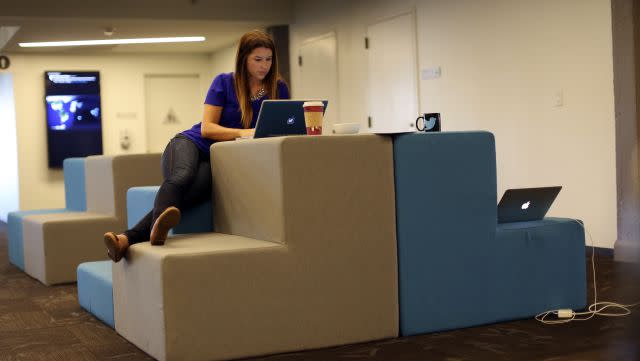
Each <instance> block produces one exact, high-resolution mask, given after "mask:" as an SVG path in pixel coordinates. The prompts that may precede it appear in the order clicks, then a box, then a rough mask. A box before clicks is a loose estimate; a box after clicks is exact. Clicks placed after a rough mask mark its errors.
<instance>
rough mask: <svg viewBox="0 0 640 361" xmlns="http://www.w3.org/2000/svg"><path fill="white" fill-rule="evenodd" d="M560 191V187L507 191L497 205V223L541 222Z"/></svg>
mask: <svg viewBox="0 0 640 361" xmlns="http://www.w3.org/2000/svg"><path fill="white" fill-rule="evenodd" d="M560 189H562V187H560V186H557V187H542V188H519V189H507V191H506V192H504V195H503V196H502V199H501V200H500V203H498V223H510V222H526V221H538V220H541V219H542V218H544V216H545V214H547V211H548V210H549V208H550V207H551V204H553V201H554V200H555V199H556V197H557V196H558V193H560Z"/></svg>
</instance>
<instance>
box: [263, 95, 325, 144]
mask: <svg viewBox="0 0 640 361" xmlns="http://www.w3.org/2000/svg"><path fill="white" fill-rule="evenodd" d="M308 101H313V100H291V99H289V100H284V99H278V100H265V101H263V102H262V105H261V106H260V112H259V113H258V120H257V121H256V131H255V133H254V135H253V138H267V137H279V136H283V135H306V134H307V127H306V126H305V123H304V109H303V108H302V104H304V102H308ZM316 101H322V103H324V111H325V112H326V111H327V106H328V105H329V101H328V100H316Z"/></svg>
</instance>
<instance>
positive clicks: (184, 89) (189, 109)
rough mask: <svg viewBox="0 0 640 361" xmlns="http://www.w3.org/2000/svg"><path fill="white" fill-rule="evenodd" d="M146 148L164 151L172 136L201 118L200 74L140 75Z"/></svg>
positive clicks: (155, 151) (151, 151) (150, 151)
mask: <svg viewBox="0 0 640 361" xmlns="http://www.w3.org/2000/svg"><path fill="white" fill-rule="evenodd" d="M144 89H145V113H146V123H147V151H148V152H149V153H157V152H162V151H164V148H165V147H166V145H167V143H168V142H169V140H170V139H171V138H173V136H174V135H176V134H177V133H180V132H181V131H183V130H185V129H188V128H191V126H193V125H194V124H195V123H198V122H199V121H201V120H202V98H203V95H202V94H201V90H200V76H199V75H197V74H193V75H191V74H187V75H155V74H147V75H145V77H144Z"/></svg>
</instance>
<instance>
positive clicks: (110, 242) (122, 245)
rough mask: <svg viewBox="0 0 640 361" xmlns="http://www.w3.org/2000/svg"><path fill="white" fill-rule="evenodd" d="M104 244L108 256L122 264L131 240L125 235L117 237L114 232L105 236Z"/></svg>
mask: <svg viewBox="0 0 640 361" xmlns="http://www.w3.org/2000/svg"><path fill="white" fill-rule="evenodd" d="M104 244H105V246H107V255H108V256H109V258H111V260H112V261H113V262H120V260H121V259H122V257H124V254H125V253H127V248H129V238H127V236H125V235H124V234H118V235H116V234H115V233H113V232H107V233H105V234H104Z"/></svg>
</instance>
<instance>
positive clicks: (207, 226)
mask: <svg viewBox="0 0 640 361" xmlns="http://www.w3.org/2000/svg"><path fill="white" fill-rule="evenodd" d="M158 189H160V187H159V186H150V187H133V188H130V189H129V190H128V191H127V223H128V226H129V228H132V227H133V226H135V224H136V223H138V221H139V220H140V219H142V217H144V216H145V215H146V214H147V213H148V212H149V211H150V210H151V209H152V208H153V201H154V200H155V198H156V193H158ZM212 231H213V211H212V206H211V201H209V202H205V203H202V204H200V205H198V206H197V207H195V208H192V209H189V210H187V211H185V212H184V213H183V215H182V219H181V220H180V224H178V225H177V226H176V227H175V228H174V229H173V230H172V231H171V232H170V233H169V234H170V235H171V234H184V233H203V232H212Z"/></svg>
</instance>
